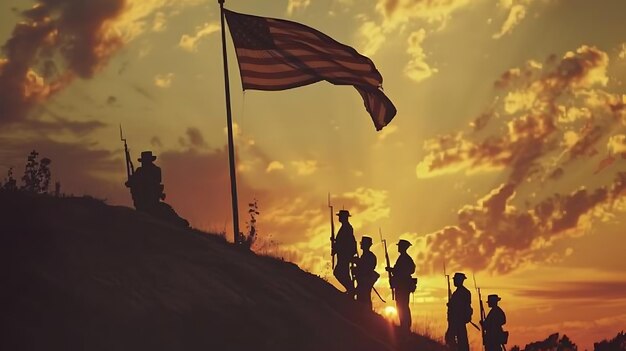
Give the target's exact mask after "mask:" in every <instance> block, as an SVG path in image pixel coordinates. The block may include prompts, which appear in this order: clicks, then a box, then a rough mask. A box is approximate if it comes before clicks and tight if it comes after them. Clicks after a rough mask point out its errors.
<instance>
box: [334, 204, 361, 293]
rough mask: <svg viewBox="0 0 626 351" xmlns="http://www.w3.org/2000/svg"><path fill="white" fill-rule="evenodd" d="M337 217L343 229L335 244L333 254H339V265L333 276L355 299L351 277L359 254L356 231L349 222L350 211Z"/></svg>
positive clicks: (340, 213)
mask: <svg viewBox="0 0 626 351" xmlns="http://www.w3.org/2000/svg"><path fill="white" fill-rule="evenodd" d="M337 216H338V217H339V222H341V228H339V232H337V237H336V238H335V243H334V244H333V252H334V253H335V254H337V265H336V266H335V269H334V271H333V274H334V275H335V278H337V280H338V281H339V283H341V285H343V287H344V288H345V289H346V294H348V295H350V296H351V297H352V298H354V293H355V291H354V282H353V281H352V278H351V277H350V262H352V261H353V260H354V256H355V255H356V253H357V252H356V239H354V229H352V225H351V224H350V221H349V220H348V218H349V217H350V212H348V210H340V211H339V212H338V213H337Z"/></svg>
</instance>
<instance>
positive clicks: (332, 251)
mask: <svg viewBox="0 0 626 351" xmlns="http://www.w3.org/2000/svg"><path fill="white" fill-rule="evenodd" d="M328 208H329V209H330V258H331V260H332V269H335V218H334V217H333V215H334V213H333V212H334V210H333V205H331V204H330V193H328Z"/></svg>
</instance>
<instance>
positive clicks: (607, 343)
mask: <svg viewBox="0 0 626 351" xmlns="http://www.w3.org/2000/svg"><path fill="white" fill-rule="evenodd" d="M593 349H594V351H626V334H624V332H623V331H621V332H619V333H617V336H615V337H614V338H613V339H611V340H602V341H600V342H596V343H593Z"/></svg>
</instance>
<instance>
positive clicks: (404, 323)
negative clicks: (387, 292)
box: [386, 239, 416, 332]
mask: <svg viewBox="0 0 626 351" xmlns="http://www.w3.org/2000/svg"><path fill="white" fill-rule="evenodd" d="M396 245H398V252H399V253H400V256H398V259H397V260H396V264H395V265H394V266H393V268H386V270H387V271H389V272H391V286H392V287H393V289H394V290H395V292H396V310H397V311H398V318H399V319H400V328H401V329H402V330H403V331H406V332H409V331H410V330H411V309H410V308H409V296H410V295H411V293H412V292H413V291H415V283H416V281H415V280H414V279H413V277H412V276H411V275H412V274H413V273H415V263H414V262H413V259H412V258H411V256H409V254H407V252H406V250H407V249H408V248H409V246H411V243H410V242H408V241H407V240H404V239H401V240H400V241H398V243H397V244H396Z"/></svg>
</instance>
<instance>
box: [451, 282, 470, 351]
mask: <svg viewBox="0 0 626 351" xmlns="http://www.w3.org/2000/svg"><path fill="white" fill-rule="evenodd" d="M465 279H467V277H466V276H465V274H463V273H460V272H457V273H454V277H453V278H452V280H453V281H454V286H455V287H456V290H455V291H454V292H453V293H452V296H451V297H450V302H448V325H449V335H448V338H449V340H447V342H448V343H450V344H451V346H452V349H453V350H457V351H469V342H468V340H467V328H466V327H465V325H466V324H467V323H469V322H470V321H471V320H472V313H473V310H472V293H471V292H470V291H469V290H467V288H466V287H464V286H463V281H464V280H465ZM454 346H456V348H455V347H454Z"/></svg>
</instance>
